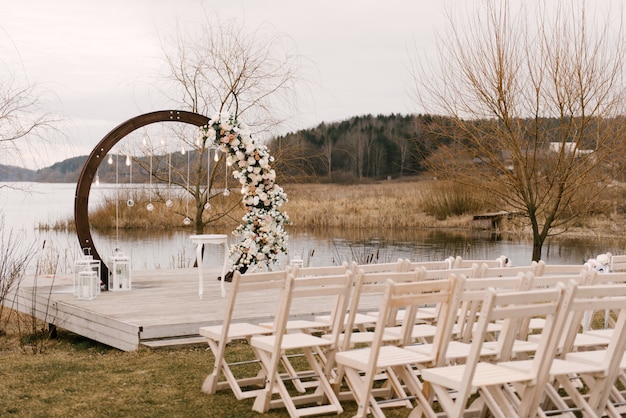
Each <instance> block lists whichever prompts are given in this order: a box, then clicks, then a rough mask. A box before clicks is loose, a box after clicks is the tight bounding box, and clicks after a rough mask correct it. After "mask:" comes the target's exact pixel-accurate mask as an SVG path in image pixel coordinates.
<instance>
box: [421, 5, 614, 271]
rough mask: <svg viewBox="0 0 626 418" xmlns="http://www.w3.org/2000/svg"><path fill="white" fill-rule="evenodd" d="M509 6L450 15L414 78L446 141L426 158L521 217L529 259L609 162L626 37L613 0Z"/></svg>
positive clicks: (578, 209)
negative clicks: (527, 231) (609, 4)
mask: <svg viewBox="0 0 626 418" xmlns="http://www.w3.org/2000/svg"><path fill="white" fill-rule="evenodd" d="M517 4H518V5H519V6H517V7H515V8H514V6H513V5H512V2H509V1H504V0H503V1H495V0H487V1H481V2H479V3H476V2H472V3H471V5H478V6H477V7H476V8H474V9H471V10H458V9H457V10H455V12H457V13H456V15H455V14H453V13H452V12H450V13H448V14H447V21H448V23H449V26H448V30H447V31H444V32H442V33H440V34H439V36H438V42H437V58H438V59H437V60H436V62H437V64H436V65H430V66H429V68H426V66H423V65H419V63H416V64H415V66H414V75H415V77H414V79H415V82H416V94H417V98H418V101H419V103H420V104H421V105H422V106H423V108H424V109H425V110H426V112H427V113H430V114H438V115H442V116H445V118H434V119H433V120H434V121H437V120H440V121H444V122H445V123H436V122H435V125H436V126H432V128H434V129H433V131H437V132H439V134H441V135H444V136H445V137H446V138H447V141H450V142H448V143H447V144H446V146H442V147H440V148H439V149H438V151H437V153H436V155H434V156H433V157H432V158H431V159H430V160H429V165H430V168H431V169H432V170H433V171H435V172H436V173H437V175H438V176H439V177H441V178H448V179H452V180H454V181H456V182H460V183H463V184H465V185H467V186H469V187H478V188H483V189H485V190H486V191H488V192H489V193H490V194H491V195H492V196H493V197H494V198H495V199H496V200H497V201H498V202H499V204H501V205H502V209H506V210H511V211H516V212H518V213H520V214H522V215H523V216H525V219H527V221H528V223H529V224H530V227H531V228H532V236H533V254H532V259H533V260H539V259H540V258H541V250H542V247H543V244H544V242H545V240H546V238H547V237H549V236H551V235H553V234H557V233H559V232H562V231H563V230H565V229H566V228H567V227H568V226H569V225H571V224H572V222H573V220H575V219H576V218H577V217H579V216H580V214H581V213H584V212H585V210H586V209H587V208H589V207H590V205H591V204H593V201H594V199H595V198H596V197H597V196H598V195H599V194H600V193H602V189H603V188H605V187H607V185H608V184H609V181H610V180H611V178H612V177H613V176H614V172H613V169H614V168H615V167H617V166H618V164H614V163H615V161H614V158H615V156H617V155H619V154H620V149H621V148H623V146H624V132H626V131H625V129H624V128H626V126H625V123H624V122H625V120H624V117H623V116H622V115H623V113H624V104H625V103H624V98H625V97H624V93H625V90H624V79H623V77H624V68H623V65H624V57H625V55H624V47H625V45H626V42H625V39H624V34H623V32H622V10H621V9H620V10H607V9H606V8H605V7H594V13H590V11H589V10H588V9H587V8H586V7H585V2H584V1H581V2H579V3H577V2H559V1H556V2H553V1H546V2H525V1H524V2H518V3H517ZM593 5H594V6H599V3H593ZM603 5H606V3H603ZM431 62H434V61H431Z"/></svg>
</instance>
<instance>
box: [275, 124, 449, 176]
mask: <svg viewBox="0 0 626 418" xmlns="http://www.w3.org/2000/svg"><path fill="white" fill-rule="evenodd" d="M431 121H432V117H430V116H422V115H400V114H392V115H389V116H384V115H378V116H372V115H365V116H355V117H353V118H350V119H348V120H345V121H342V122H334V123H321V124H319V125H318V126H317V127H315V128H310V129H304V130H300V131H297V132H295V133H289V134H287V135H283V136H280V137H277V138H274V139H273V140H272V141H270V143H269V144H268V146H269V148H270V150H271V151H272V154H273V155H276V156H279V157H280V158H277V160H278V163H279V165H280V169H279V170H278V172H279V173H280V175H282V176H292V177H294V178H296V179H302V177H303V176H304V177H308V178H315V179H326V180H328V181H334V182H351V181H361V180H363V179H366V178H367V179H385V178H388V177H392V178H396V177H402V176H407V175H415V174H418V173H420V172H422V171H423V170H424V166H423V162H424V159H425V158H426V157H427V156H428V155H429V154H430V153H431V152H432V150H433V149H434V147H435V146H436V144H437V143H441V138H439V139H438V140H434V137H433V136H432V135H431V134H430V133H429V130H428V129H426V127H427V125H428V124H429V123H430V122H431ZM303 170H304V171H303Z"/></svg>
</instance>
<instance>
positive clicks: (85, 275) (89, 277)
mask: <svg viewBox="0 0 626 418" xmlns="http://www.w3.org/2000/svg"><path fill="white" fill-rule="evenodd" d="M99 289H100V277H99V276H98V273H97V272H96V271H94V270H83V271H79V272H78V295H77V296H78V299H87V300H91V299H94V298H95V297H96V296H97V295H98V290H99Z"/></svg>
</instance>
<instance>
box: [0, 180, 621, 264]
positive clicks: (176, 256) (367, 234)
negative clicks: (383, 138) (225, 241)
mask: <svg viewBox="0 0 626 418" xmlns="http://www.w3.org/2000/svg"><path fill="white" fill-rule="evenodd" d="M27 187H28V189H29V192H24V191H23V190H14V189H10V188H4V189H2V188H0V212H1V213H2V214H3V216H4V217H5V225H6V226H7V229H8V230H9V229H12V230H13V231H19V232H20V234H23V236H24V237H25V241H26V242H27V243H32V242H34V243H35V246H36V247H37V248H41V245H42V243H43V242H44V241H45V242H46V247H47V248H48V249H49V250H50V251H52V250H54V251H52V252H53V253H54V254H53V255H51V256H50V257H56V258H58V264H59V269H58V271H62V270H64V269H65V270H67V269H71V267H72V263H73V260H74V259H75V258H77V257H78V256H79V255H80V254H81V249H80V248H79V244H78V239H77V238H76V235H75V234H74V233H65V232H55V231H37V230H35V229H34V226H35V225H37V224H38V223H40V222H42V221H43V222H48V223H54V222H55V221H57V220H60V219H61V220H62V219H68V218H69V219H71V217H72V214H73V203H74V191H75V185H74V184H43V183H32V184H27ZM103 190H108V189H106V188H102V190H99V191H94V196H92V198H93V199H92V200H93V202H92V201H91V200H90V205H91V204H92V203H93V204H97V202H98V201H99V200H100V199H102V198H103V197H102V196H103V195H104V194H105V193H104V191H103ZM207 232H208V233H224V234H227V235H228V236H229V241H230V243H231V244H233V243H235V242H236V240H237V237H233V236H232V235H231V231H230V230H209V231H207ZM288 232H289V241H288V249H289V254H288V255H286V256H283V257H281V258H280V263H281V264H282V265H284V264H286V263H288V262H289V257H291V256H294V255H298V256H301V257H302V258H303V259H304V260H305V262H307V264H309V265H315V266H322V265H332V264H339V263H341V262H342V261H351V260H357V261H371V262H386V261H395V260H396V259H398V258H409V259H411V260H441V259H444V258H446V257H448V256H457V255H460V256H462V257H464V258H473V259H492V258H496V257H499V256H500V255H506V256H507V257H509V258H510V259H511V260H512V262H513V264H514V265H524V264H528V263H529V262H530V260H531V256H532V242H531V241H530V240H526V239H521V238H519V237H517V236H509V235H506V234H493V233H491V232H490V231H469V230H448V229H446V230H439V229H399V230H393V229H383V228H380V229H365V228H350V229H321V230H302V229H298V228H295V227H288ZM189 235H191V231H189V230H186V231H185V230H159V231H141V230H134V231H125V230H119V233H118V234H116V232H115V229H113V230H111V231H106V232H99V231H92V237H93V239H94V245H95V247H96V248H97V250H98V252H99V253H100V255H101V256H102V257H103V258H106V257H107V256H109V255H110V254H112V253H113V250H114V249H115V248H120V249H121V250H122V251H123V252H124V253H126V254H127V255H130V256H131V259H132V267H133V269H153V268H177V267H188V266H191V265H193V261H194V257H195V252H194V251H195V249H194V246H193V244H192V243H191V240H190V239H189ZM624 244H625V240H624V236H623V235H622V234H615V235H614V237H613V238H611V239H606V238H603V239H599V238H597V237H595V236H593V235H591V236H588V237H583V238H561V237H553V238H550V239H549V240H548V241H547V242H546V244H545V245H544V248H543V253H542V259H543V260H545V261H546V262H548V263H552V264H560V263H576V264H579V263H580V264H581V263H582V262H583V261H585V260H587V259H589V258H592V257H595V256H596V255H598V254H600V253H604V252H607V251H609V252H611V253H613V254H625V253H626V247H625V245H624ZM222 257H223V254H222V253H220V252H218V251H216V252H215V253H213V252H211V253H210V254H209V257H208V259H207V263H211V262H215V263H219V262H220V261H221V259H222Z"/></svg>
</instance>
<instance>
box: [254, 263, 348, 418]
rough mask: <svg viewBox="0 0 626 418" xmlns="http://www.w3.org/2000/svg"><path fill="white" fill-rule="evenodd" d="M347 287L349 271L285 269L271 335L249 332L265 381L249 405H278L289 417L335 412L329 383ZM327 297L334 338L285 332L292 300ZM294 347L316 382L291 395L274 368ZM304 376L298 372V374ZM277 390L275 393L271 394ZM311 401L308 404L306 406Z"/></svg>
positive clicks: (263, 409) (335, 401)
mask: <svg viewBox="0 0 626 418" xmlns="http://www.w3.org/2000/svg"><path fill="white" fill-rule="evenodd" d="M351 288H352V278H351V273H350V272H346V273H345V274H343V275H330V276H310V277H308V276H307V277H294V276H293V275H289V276H288V278H287V281H286V285H285V292H284V293H283V298H282V300H281V304H280V307H279V309H278V312H277V314H276V317H275V321H274V327H273V328H274V332H273V334H272V335H263V336H254V337H252V339H251V340H250V345H251V346H252V348H253V349H254V351H255V352H256V354H257V356H258V358H259V359H261V362H262V364H263V367H264V369H265V375H266V382H265V387H264V388H263V390H262V391H261V392H260V393H259V394H258V395H257V397H256V399H255V401H254V404H253V410H254V411H256V412H259V413H265V412H267V411H268V410H269V409H270V408H275V407H278V406H284V407H285V408H286V409H287V411H288V413H289V415H290V416H291V417H299V416H306V415H320V414H328V413H336V414H339V413H341V412H342V411H343V408H342V406H341V404H340V403H339V400H338V399H337V396H336V394H335V393H334V391H333V388H332V386H331V383H330V377H331V374H332V366H333V364H334V363H333V360H334V354H335V351H336V348H337V339H338V336H339V335H340V333H341V331H342V330H343V327H344V319H345V313H346V309H347V304H348V299H349V294H350V290H351ZM320 299H333V300H334V301H335V302H334V308H333V312H332V313H331V318H332V325H331V331H330V334H331V335H333V336H334V338H321V337H320V336H317V335H311V334H308V333H304V332H289V333H288V332H287V322H288V321H289V320H290V316H291V309H292V306H294V305H302V304H305V303H307V301H308V302H309V303H310V304H311V308H312V309H314V306H315V303H316V301H319V300H320ZM288 352H290V353H293V352H300V353H302V354H304V358H305V359H306V361H307V363H308V366H307V367H308V368H309V369H308V370H310V371H311V372H312V374H311V375H309V376H307V377H306V378H308V379H311V380H314V381H315V382H316V384H315V385H314V386H309V388H312V389H311V390H309V391H308V392H307V393H305V394H298V395H294V396H292V394H291V392H290V391H289V389H288V387H287V386H286V384H285V381H283V379H282V376H281V373H280V372H279V365H280V363H281V360H282V359H283V358H284V356H285V354H286V353H288ZM298 378H299V379H304V378H305V377H304V376H298ZM274 395H277V398H275V397H274ZM310 404H313V406H310Z"/></svg>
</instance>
